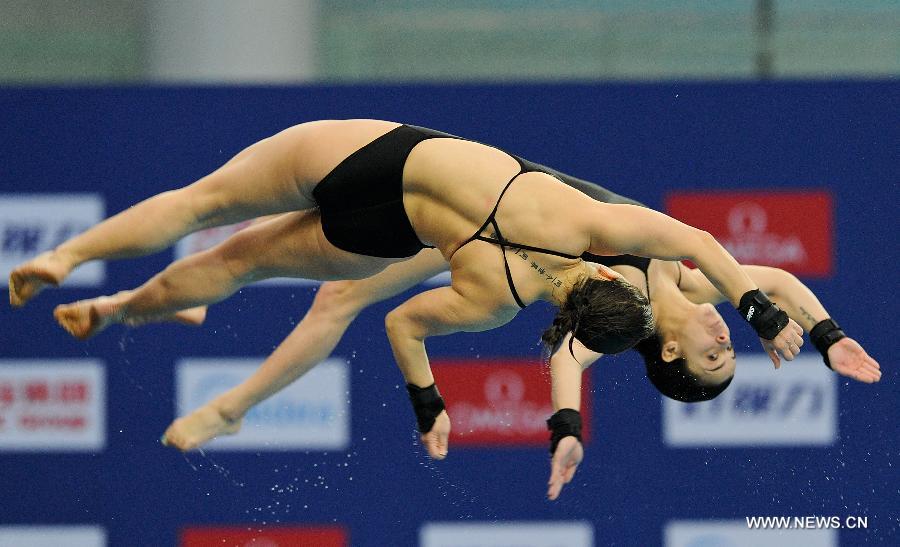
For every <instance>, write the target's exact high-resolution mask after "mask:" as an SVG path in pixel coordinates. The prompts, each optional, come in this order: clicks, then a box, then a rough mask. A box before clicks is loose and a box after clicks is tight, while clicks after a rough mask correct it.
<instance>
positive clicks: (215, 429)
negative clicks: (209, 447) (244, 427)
mask: <svg viewBox="0 0 900 547" xmlns="http://www.w3.org/2000/svg"><path fill="white" fill-rule="evenodd" d="M242 421H243V420H242V419H237V420H229V419H228V418H226V417H224V416H222V413H221V412H219V411H218V410H217V409H216V408H215V407H214V406H212V405H210V404H206V405H204V406H201V407H200V408H198V409H197V410H195V411H193V412H191V413H190V414H188V415H187V416H184V417H183V418H178V419H177V420H175V421H174V422H172V425H170V426H169V428H168V429H166V432H165V433H164V434H163V436H162V439H160V440H161V442H162V443H163V444H164V445H165V446H172V447H175V448H177V449H178V450H181V451H182V452H185V451H188V450H193V449H195V448H197V447H199V446H200V445H202V444H204V443H206V442H207V441H209V440H210V439H213V438H215V437H219V436H221V435H234V434H235V433H237V432H238V431H240V429H241V422H242Z"/></svg>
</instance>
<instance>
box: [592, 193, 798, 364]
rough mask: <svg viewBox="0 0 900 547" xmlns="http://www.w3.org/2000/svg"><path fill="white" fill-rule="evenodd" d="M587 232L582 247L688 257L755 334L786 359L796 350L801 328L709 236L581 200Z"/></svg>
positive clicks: (629, 209) (649, 214) (642, 211)
mask: <svg viewBox="0 0 900 547" xmlns="http://www.w3.org/2000/svg"><path fill="white" fill-rule="evenodd" d="M575 214H577V215H579V217H580V218H581V219H582V223H583V225H584V227H585V231H586V232H587V234H589V237H590V242H589V247H588V252H590V253H593V254H597V255H609V254H634V255H638V256H645V257H649V258H658V259H662V260H682V259H689V260H691V261H692V262H694V263H695V264H696V265H697V267H698V268H699V269H700V270H701V271H702V272H703V273H704V274H705V275H706V277H707V278H708V279H709V280H710V282H712V284H713V285H714V286H715V287H716V289H717V290H718V291H719V292H720V293H722V294H723V295H724V296H725V297H726V298H727V299H728V301H729V302H731V303H732V304H733V305H734V306H735V308H738V309H740V310H741V312H742V315H744V316H745V319H746V320H747V321H748V322H749V323H750V324H751V325H752V326H753V327H754V329H756V331H757V333H759V334H760V336H761V337H763V336H764V337H765V339H766V340H767V342H768V343H769V344H770V345H771V347H772V348H774V349H775V350H776V351H777V352H778V353H780V354H781V355H782V356H783V357H784V358H785V359H787V360H788V361H790V360H792V359H794V357H796V356H797V354H799V353H800V346H802V345H803V336H802V335H803V329H801V328H800V325H798V324H797V323H796V322H795V321H794V320H792V319H790V318H788V317H786V316H785V314H784V313H783V312H782V311H781V310H778V309H777V308H776V307H774V306H773V305H772V303H771V302H769V301H768V299H766V297H765V294H764V293H761V292H760V291H759V290H758V287H757V285H756V283H754V282H753V280H752V279H751V278H750V276H748V275H747V273H746V272H745V271H744V270H743V269H741V267H740V264H738V263H737V261H736V260H735V259H734V257H732V256H731V255H730V254H729V253H728V251H726V250H725V248H724V247H722V245H720V244H719V243H718V242H717V241H716V240H715V238H714V237H713V236H712V235H711V234H709V233H708V232H705V231H703V230H698V229H697V228H693V227H691V226H688V225H687V224H684V223H682V222H679V221H677V220H675V219H674V218H672V217H669V216H666V215H664V214H662V213H658V212H656V211H653V210H650V209H646V208H644V207H637V206H634V205H611V204H606V203H600V202H595V201H592V202H590V203H588V204H585V203H584V202H582V203H581V204H580V206H579V207H578V208H577V209H576V211H575Z"/></svg>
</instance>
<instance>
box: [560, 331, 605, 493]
mask: <svg viewBox="0 0 900 547" xmlns="http://www.w3.org/2000/svg"><path fill="white" fill-rule="evenodd" d="M571 339H572V333H569V334H567V335H566V336H564V337H563V339H562V342H560V344H559V347H558V348H556V352H554V353H553V355H551V356H550V382H551V392H552V394H553V410H554V411H555V412H556V414H554V417H553V418H551V420H550V421H551V424H555V423H556V421H557V420H559V421H560V423H561V425H562V426H563V427H562V429H563V430H566V429H568V428H567V427H566V425H567V424H566V423H565V422H566V421H567V420H568V421H572V420H575V421H576V422H577V423H578V424H579V429H580V414H573V412H572V411H574V412H580V410H581V376H582V373H583V372H584V371H585V370H586V369H587V368H588V367H589V366H591V365H592V364H593V363H594V362H595V361H596V360H597V359H599V358H600V357H602V356H603V354H602V353H597V352H594V351H591V350H589V349H587V348H586V347H584V346H583V345H581V343H579V342H578V341H577V340H575V341H574V342H573V343H572V352H571V353H570V352H569V341H570V340H571ZM573 354H574V356H573ZM560 411H563V412H560ZM560 435H563V436H561V437H560ZM553 440H554V441H556V444H555V446H554V445H553V444H552V442H551V447H550V450H551V452H552V458H551V460H550V480H549V481H548V482H547V498H548V499H550V500H551V501H552V500H555V499H556V498H558V497H559V494H560V493H561V492H562V489H563V486H565V485H566V484H568V483H570V482H571V481H572V479H573V478H574V477H575V471H576V470H577V469H578V465H579V464H580V463H581V460H582V459H583V458H584V448H583V446H582V444H581V441H580V440H579V439H578V438H577V437H575V436H574V435H573V434H572V431H571V430H566V431H562V432H560V433H557V432H555V431H554V434H553Z"/></svg>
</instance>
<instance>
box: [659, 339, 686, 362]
mask: <svg viewBox="0 0 900 547" xmlns="http://www.w3.org/2000/svg"><path fill="white" fill-rule="evenodd" d="M660 351H661V353H660V357H662V360H663V361H665V362H666V363H671V362H672V361H674V360H675V359H678V358H679V357H681V347H680V346H679V345H678V342H676V341H675V340H668V341H666V343H664V344H663V345H662V349H661V350H660Z"/></svg>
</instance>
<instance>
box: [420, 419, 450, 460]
mask: <svg viewBox="0 0 900 547" xmlns="http://www.w3.org/2000/svg"><path fill="white" fill-rule="evenodd" d="M449 438H450V416H449V415H447V411H446V410H442V411H441V413H440V414H438V415H437V418H435V419H434V425H433V426H432V427H431V430H430V431H429V432H428V433H422V445H423V446H424V447H425V448H426V449H427V450H428V455H429V456H431V457H432V458H433V459H435V460H443V459H444V458H446V457H447V445H448V439H449Z"/></svg>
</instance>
